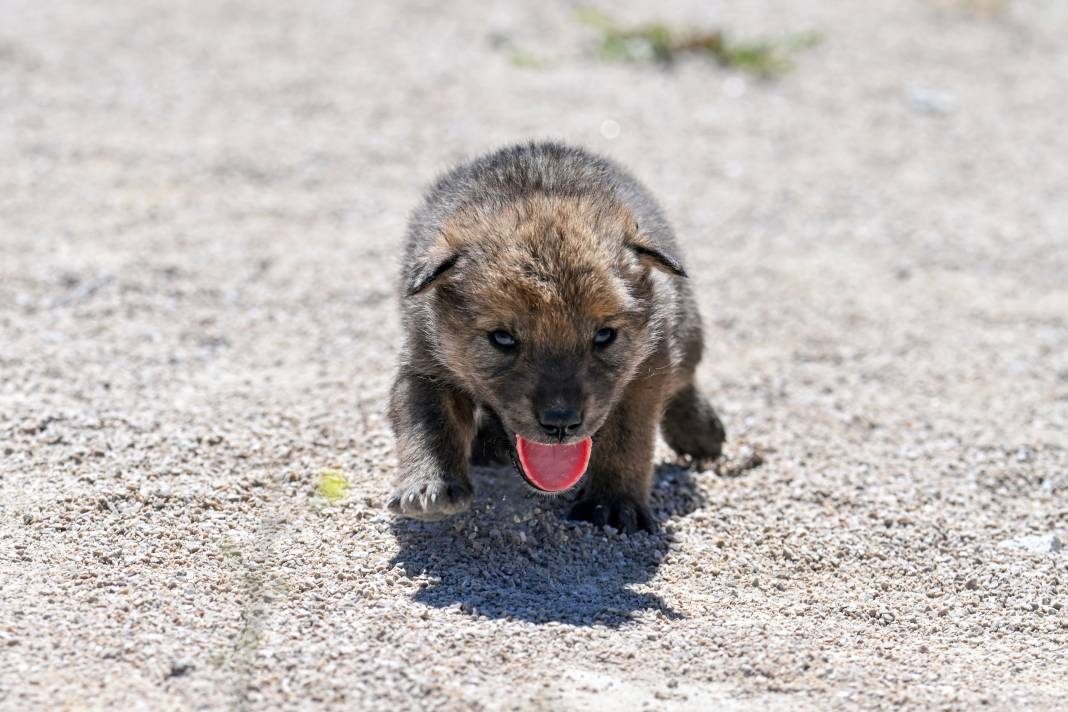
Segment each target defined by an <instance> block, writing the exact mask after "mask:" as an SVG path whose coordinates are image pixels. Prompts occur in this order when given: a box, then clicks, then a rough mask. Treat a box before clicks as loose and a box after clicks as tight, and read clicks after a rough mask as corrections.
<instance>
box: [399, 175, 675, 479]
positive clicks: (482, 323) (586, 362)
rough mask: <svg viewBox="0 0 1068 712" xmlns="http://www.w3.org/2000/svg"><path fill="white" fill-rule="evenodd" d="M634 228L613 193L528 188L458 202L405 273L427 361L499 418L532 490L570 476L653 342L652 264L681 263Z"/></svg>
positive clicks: (578, 470)
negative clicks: (478, 202) (564, 193)
mask: <svg viewBox="0 0 1068 712" xmlns="http://www.w3.org/2000/svg"><path fill="white" fill-rule="evenodd" d="M639 229H640V228H639V226H637V225H636V224H635V221H634V217H633V215H632V214H631V213H630V212H629V211H628V210H627V209H626V208H625V207H624V206H623V205H621V204H620V203H618V202H617V201H615V200H610V199H599V200H592V199H589V198H581V197H579V198H573V197H568V198H563V197H550V196H535V197H531V198H527V199H525V200H523V201H521V202H517V203H515V204H512V205H508V206H505V207H502V208H500V209H498V210H495V211H493V212H486V211H484V210H468V211H461V212H460V213H459V214H457V215H455V216H454V217H453V218H452V219H451V220H450V221H449V222H448V224H446V225H445V226H444V228H443V230H442V233H441V235H440V237H439V239H438V240H437V241H436V242H435V244H434V245H433V246H431V248H430V249H429V250H428V251H427V253H426V254H424V255H422V256H418V257H417V260H416V264H415V266H414V269H413V270H412V271H411V272H410V273H409V274H410V281H409V284H408V296H409V298H412V299H420V300H426V301H425V302H424V305H423V306H424V308H425V309H426V310H427V311H426V312H424V313H425V314H426V315H427V316H428V319H426V321H425V322H424V324H423V325H422V326H423V327H424V328H425V329H426V331H427V333H426V336H427V338H428V339H429V340H430V343H431V345H432V348H433V349H434V352H435V356H436V358H437V359H438V360H439V361H440V362H441V363H442V365H444V366H445V367H446V368H447V369H448V370H449V372H450V373H451V374H452V375H453V377H454V378H456V379H457V380H458V381H459V382H460V383H461V384H462V385H463V386H464V387H465V388H466V389H468V390H469V391H470V392H471V393H472V394H473V395H474V396H475V398H476V399H477V400H479V401H481V402H483V403H485V404H486V405H488V406H489V407H490V408H492V409H493V410H494V412H496V414H497V415H498V416H499V417H500V419H501V422H502V424H503V426H504V428H505V430H506V431H508V433H509V434H510V435H511V436H514V437H515V440H514V441H513V444H514V445H516V449H517V454H518V456H519V460H520V462H521V465H522V467H521V470H522V471H523V473H524V474H525V475H526V477H527V479H528V481H530V482H531V484H533V485H535V486H536V487H538V488H539V489H543V490H547V491H556V490H562V489H566V488H568V487H570V486H572V485H573V484H574V483H575V482H577V481H578V479H579V478H580V477H581V475H582V472H583V471H584V470H585V465H586V462H587V461H588V458H589V449H590V441H589V439H590V437H591V436H592V435H593V434H594V433H596V432H597V430H598V429H599V428H600V427H601V425H603V424H604V421H605V419H606V418H607V417H608V414H609V413H610V412H611V410H612V407H613V406H614V405H615V404H616V402H617V400H618V399H619V398H620V396H621V395H622V393H623V390H624V389H625V387H626V385H627V384H628V382H630V380H631V379H632V378H633V377H634V374H635V371H636V369H637V368H638V366H639V365H640V364H641V363H642V362H643V361H644V360H645V359H646V358H647V357H648V356H649V355H650V354H651V353H652V351H653V350H654V349H655V348H656V346H657V344H658V342H659V340H660V339H659V336H660V334H659V331H660V329H661V328H662V323H661V322H662V318H663V315H662V314H659V313H657V311H656V300H654V298H653V297H654V290H655V289H656V284H655V283H656V278H655V277H654V276H653V273H652V270H653V269H659V270H661V271H663V272H667V273H670V274H674V275H682V274H683V271H682V267H681V265H680V264H679V262H678V260H677V258H676V257H674V256H672V255H669V254H665V253H664V252H663V251H662V250H661V249H658V248H657V247H655V246H654V245H652V244H651V243H650V242H648V241H646V240H644V239H643V238H642V236H641V234H640V232H639ZM546 446H550V447H546ZM568 446H570V447H568Z"/></svg>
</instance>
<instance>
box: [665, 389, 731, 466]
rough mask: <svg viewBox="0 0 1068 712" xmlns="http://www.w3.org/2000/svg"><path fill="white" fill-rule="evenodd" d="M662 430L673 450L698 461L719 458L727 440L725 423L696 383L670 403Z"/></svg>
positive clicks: (675, 396) (678, 394) (674, 396)
mask: <svg viewBox="0 0 1068 712" xmlns="http://www.w3.org/2000/svg"><path fill="white" fill-rule="evenodd" d="M660 428H661V432H662V433H663V435H664V440H665V441H666V442H667V444H668V445H670V446H671V449H672V450H674V451H675V452H677V453H679V454H680V455H689V456H690V457H692V458H694V459H697V460H711V459H715V458H717V457H719V456H720V454H721V453H722V452H723V441H724V440H726V439H727V431H726V430H725V429H724V427H723V422H722V421H721V420H720V419H719V416H718V415H716V411H715V409H714V408H713V407H712V404H711V403H709V402H708V399H707V398H705V397H704V396H703V395H702V394H701V393H700V392H698V390H697V388H696V387H695V386H694V384H693V383H690V384H689V385H687V386H686V387H685V388H683V389H682V390H681V391H679V392H678V393H676V394H675V395H673V396H672V397H671V399H670V400H669V401H668V405H667V408H666V409H665V410H664V417H663V419H662V420H661V421H660Z"/></svg>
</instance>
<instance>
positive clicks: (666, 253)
mask: <svg viewBox="0 0 1068 712" xmlns="http://www.w3.org/2000/svg"><path fill="white" fill-rule="evenodd" d="M635 227H637V226H635ZM624 244H625V245H626V246H627V248H628V249H630V250H632V251H633V252H634V253H635V254H637V255H638V258H639V259H640V260H641V261H642V262H645V263H648V264H650V265H651V266H653V267H656V268H657V269H660V270H662V271H664V272H668V273H669V274H673V275H675V276H677V277H686V276H688V275H687V274H686V270H685V269H684V268H683V266H682V261H681V260H680V259H679V258H678V256H677V255H676V254H675V253H674V251H673V250H669V249H667V248H666V247H665V246H664V245H658V244H656V243H655V242H654V241H653V240H650V239H648V238H646V237H645V236H643V235H642V234H640V233H638V232H635V233H634V234H631V235H628V236H627V238H626V240H625V242H624Z"/></svg>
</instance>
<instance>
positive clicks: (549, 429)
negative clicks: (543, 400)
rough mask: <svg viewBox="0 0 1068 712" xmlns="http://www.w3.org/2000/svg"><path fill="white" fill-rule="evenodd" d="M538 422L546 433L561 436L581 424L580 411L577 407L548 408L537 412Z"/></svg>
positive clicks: (569, 433) (568, 433) (556, 436)
mask: <svg viewBox="0 0 1068 712" xmlns="http://www.w3.org/2000/svg"><path fill="white" fill-rule="evenodd" d="M538 423H539V424H540V425H541V429H542V430H544V431H545V432H546V434H548V435H551V436H553V437H554V438H563V437H564V435H571V434H572V433H574V432H575V431H576V430H578V427H579V426H580V425H582V413H581V412H579V410H578V408H548V409H546V410H543V411H541V412H540V413H538Z"/></svg>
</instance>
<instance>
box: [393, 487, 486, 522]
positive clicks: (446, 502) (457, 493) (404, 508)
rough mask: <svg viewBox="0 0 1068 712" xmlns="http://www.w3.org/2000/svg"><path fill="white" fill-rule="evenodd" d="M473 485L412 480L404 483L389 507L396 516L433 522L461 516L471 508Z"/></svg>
mask: <svg viewBox="0 0 1068 712" xmlns="http://www.w3.org/2000/svg"><path fill="white" fill-rule="evenodd" d="M474 496H475V495H474V492H473V491H472V489H471V485H470V484H468V483H466V482H458V481H456V480H446V479H442V478H433V479H425V478H411V479H410V480H406V481H403V482H401V483H400V484H399V485H398V486H397V487H396V489H394V490H393V493H392V494H391V495H390V496H389V500H388V502H387V503H386V507H387V508H388V509H389V511H391V512H393V513H394V514H398V515H400V516H403V517H412V518H413V519H422V520H423V521H427V522H432V521H435V520H438V519H444V518H445V517H450V516H452V515H453V514H458V513H460V512H462V511H464V510H465V509H467V508H468V507H470V506H471V501H472V500H473V499H474Z"/></svg>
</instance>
